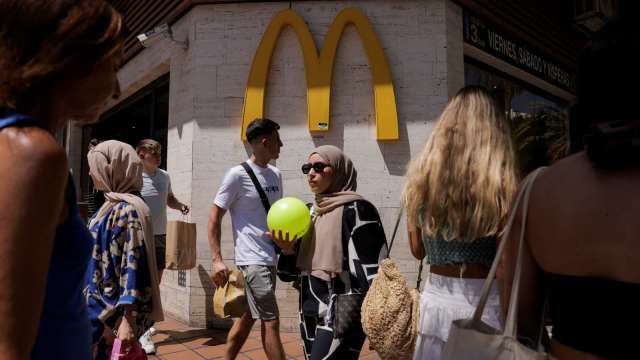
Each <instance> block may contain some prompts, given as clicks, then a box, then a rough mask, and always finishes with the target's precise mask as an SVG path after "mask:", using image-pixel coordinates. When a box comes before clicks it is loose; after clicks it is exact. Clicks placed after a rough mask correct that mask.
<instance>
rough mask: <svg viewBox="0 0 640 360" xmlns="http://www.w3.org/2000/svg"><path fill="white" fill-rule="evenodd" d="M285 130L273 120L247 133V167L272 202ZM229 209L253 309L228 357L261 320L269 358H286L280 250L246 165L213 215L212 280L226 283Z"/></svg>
mask: <svg viewBox="0 0 640 360" xmlns="http://www.w3.org/2000/svg"><path fill="white" fill-rule="evenodd" d="M278 129H280V126H279V125H278V124H276V123H275V122H273V121H271V120H269V119H256V120H254V121H252V122H251V123H250V124H249V126H248V127H247V130H246V137H247V141H248V142H249V144H250V145H251V148H252V150H253V154H252V155H251V157H250V158H249V160H247V164H248V165H249V167H250V168H251V170H253V173H254V174H255V176H256V178H257V180H258V182H259V184H260V186H261V187H262V189H263V190H264V192H265V194H266V195H267V198H268V200H269V204H273V203H274V202H275V201H277V200H278V199H280V198H281V197H282V176H281V175H280V171H279V170H278V169H277V168H276V167H275V166H272V165H270V164H269V162H270V161H271V160H275V159H277V158H278V156H279V155H280V148H281V147H282V142H281V141H280V135H279V134H278ZM227 211H229V213H230V214H231V223H232V227H233V240H234V244H235V261H236V266H237V267H238V268H239V269H240V270H241V271H242V273H243V274H244V277H245V284H246V285H245V286H246V287H245V290H246V295H247V302H248V305H249V310H247V312H246V313H245V314H244V315H242V317H241V318H240V319H239V320H238V321H236V322H235V323H234V324H233V327H232V328H231V330H230V331H229V334H228V336H227V348H226V354H225V359H234V358H235V357H236V356H237V355H238V352H239V351H240V348H241V347H242V345H243V344H244V343H245V341H246V340H247V336H249V332H250V331H251V327H252V326H253V324H254V323H255V321H256V320H257V319H260V320H261V321H262V345H263V347H264V351H265V353H266V354H267V357H268V358H269V359H278V360H280V359H284V358H285V353H284V348H283V347H282V341H281V340H280V321H279V312H278V304H277V302H276V295H275V287H276V261H277V257H276V252H275V247H274V243H273V241H272V240H271V238H270V237H269V236H268V234H266V233H267V231H268V228H267V212H266V209H265V207H264V206H263V204H262V202H261V199H260V195H259V193H258V190H257V189H256V187H255V185H254V183H253V182H252V180H251V177H250V176H249V174H248V173H247V171H246V170H245V169H244V168H243V167H242V166H241V165H238V166H234V167H233V168H231V169H230V170H229V171H227V173H226V175H225V176H224V179H223V180H222V184H221V185H220V188H219V189H218V193H217V195H216V198H215V200H214V205H213V208H212V210H211V214H210V215H209V244H210V246H211V253H212V257H213V275H212V279H213V282H214V283H215V284H216V285H217V286H218V285H220V284H222V283H223V282H224V280H225V279H226V277H227V274H228V271H229V269H228V268H227V266H226V265H225V263H224V261H223V260H222V255H221V252H220V240H221V223H222V217H223V216H224V214H225V213H226V212H227Z"/></svg>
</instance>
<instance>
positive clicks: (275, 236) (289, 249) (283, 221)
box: [267, 197, 311, 254]
mask: <svg viewBox="0 0 640 360" xmlns="http://www.w3.org/2000/svg"><path fill="white" fill-rule="evenodd" d="M267 225H268V226H269V230H270V232H268V233H267V234H268V236H269V237H271V239H272V240H273V242H274V243H275V244H276V245H278V247H280V248H281V249H282V251H283V252H284V253H285V254H292V253H293V248H294V244H295V242H296V241H297V240H298V239H300V238H302V237H303V236H304V235H305V234H306V233H307V231H308V230H309V225H311V215H310V214H309V208H307V206H306V205H305V204H304V202H302V201H301V200H299V199H296V198H293V197H285V198H282V199H280V200H278V201H276V202H275V203H273V205H271V209H270V210H269V213H268V214H267Z"/></svg>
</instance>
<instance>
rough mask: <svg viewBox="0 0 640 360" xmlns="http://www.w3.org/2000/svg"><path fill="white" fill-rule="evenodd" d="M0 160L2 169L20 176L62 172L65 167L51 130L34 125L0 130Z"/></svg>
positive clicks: (65, 161)
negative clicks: (49, 131)
mask: <svg viewBox="0 0 640 360" xmlns="http://www.w3.org/2000/svg"><path fill="white" fill-rule="evenodd" d="M0 164H2V165H0V171H2V172H3V173H5V174H6V173H7V172H5V171H9V173H14V174H16V175H18V176H23V177H24V176H26V177H30V176H43V175H44V176H62V175H65V174H66V173H67V171H68V170H67V156H66V153H65V151H64V149H63V148H62V147H61V146H60V144H58V143H57V142H56V140H55V139H54V138H53V136H52V135H51V134H50V133H48V132H47V131H45V130H43V129H39V128H35V127H28V128H8V129H4V130H2V131H0ZM43 180H51V179H43Z"/></svg>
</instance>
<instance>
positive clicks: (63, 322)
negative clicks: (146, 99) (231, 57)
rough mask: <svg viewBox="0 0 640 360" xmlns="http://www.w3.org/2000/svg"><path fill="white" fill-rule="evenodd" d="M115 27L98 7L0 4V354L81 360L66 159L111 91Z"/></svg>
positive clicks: (111, 15) (78, 237) (84, 353)
mask: <svg viewBox="0 0 640 360" xmlns="http://www.w3.org/2000/svg"><path fill="white" fill-rule="evenodd" d="M121 33H122V20H121V17H120V15H119V14H117V13H116V12H115V10H113V8H112V7H111V6H110V5H108V4H106V3H105V2H103V1H101V0H58V1H54V0H52V1H39V0H19V1H17V0H16V1H10V0H1V1H0V174H1V176H0V256H1V257H2V259H1V260H0V287H1V288H2V291H1V292H0V319H2V321H0V354H2V355H1V356H2V357H3V358H7V359H28V358H30V357H31V358H33V359H41V358H47V359H84V360H86V359H89V358H90V356H91V354H90V338H89V334H90V332H89V321H88V316H87V311H86V306H85V301H84V299H83V297H82V286H83V283H84V281H83V279H84V274H85V271H86V265H87V261H88V260H89V258H90V256H91V242H92V240H91V235H90V234H89V233H88V232H87V230H86V227H85V225H84V223H83V222H82V220H81V219H80V217H79V216H78V210H77V208H76V205H75V202H76V199H75V192H74V185H73V181H72V180H71V178H70V177H69V175H68V167H67V157H66V154H65V150H64V148H63V147H61V146H60V145H59V144H58V143H57V142H56V140H55V138H54V136H53V135H54V134H55V133H57V132H59V131H61V130H62V129H63V128H64V127H65V126H66V124H67V121H68V120H69V119H74V120H76V121H78V122H80V123H85V124H86V123H92V122H94V121H96V119H97V118H98V116H99V114H100V112H101V111H102V107H103V104H104V103H105V100H107V99H108V98H109V97H110V96H112V95H113V94H114V92H116V91H117V89H118V85H117V80H116V65H117V64H118V61H119V57H120V49H121V45H122V34H121Z"/></svg>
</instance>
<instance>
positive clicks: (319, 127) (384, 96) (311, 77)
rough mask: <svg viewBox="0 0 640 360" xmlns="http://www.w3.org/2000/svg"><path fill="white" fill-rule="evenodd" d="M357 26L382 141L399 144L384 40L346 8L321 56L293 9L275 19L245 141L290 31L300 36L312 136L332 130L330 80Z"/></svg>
mask: <svg viewBox="0 0 640 360" xmlns="http://www.w3.org/2000/svg"><path fill="white" fill-rule="evenodd" d="M349 24H353V25H354V26H355V27H356V30H357V31H358V35H359V36H360V39H361V40H362V44H363V46H364V49H365V51H366V53H367V57H368V59H369V66H370V68H371V73H372V80H373V93H374V101H375V115H376V137H377V139H378V140H397V139H398V113H397V110H396V98H395V95H394V90H393V81H392V80H391V72H390V70H389V64H388V63H387V60H386V59H385V56H384V51H383V50H382V46H380V41H379V40H378V37H377V36H376V34H375V32H374V30H373V27H372V26H371V23H369V20H368V19H367V17H366V16H365V15H364V14H363V13H362V12H361V11H360V10H358V9H354V8H350V9H344V10H342V11H340V13H338V15H337V16H336V18H335V19H334V21H333V23H332V24H331V26H330V27H329V31H328V32H327V34H326V37H325V40H324V44H323V46H322V48H321V50H320V56H318V52H317V50H316V45H315V43H314V41H313V37H312V36H311V33H310V32H309V28H308V27H307V25H306V24H305V22H304V19H302V17H300V15H298V14H297V13H296V12H295V11H293V10H291V9H288V10H283V11H281V12H279V13H278V14H276V16H275V17H274V18H273V20H271V23H270V24H269V26H268V27H267V30H266V31H265V33H264V35H263V37H262V40H261V41H260V45H258V49H257V50H256V53H255V55H254V57H253V63H252V65H251V70H250V72H249V80H248V82H247V89H246V92H245V96H244V105H243V109H242V130H241V136H242V140H246V138H245V130H246V128H247V126H248V125H249V123H250V122H251V121H252V120H253V119H255V118H259V117H263V114H264V96H265V90H266V85H267V77H268V75H269V67H270V64H271V57H272V55H273V51H274V50H275V47H276V43H277V41H278V38H279V37H280V33H281V32H282V29H284V28H285V27H286V26H291V27H292V28H293V30H294V31H295V34H296V36H297V37H298V41H299V42H300V47H301V48H302V54H303V57H304V67H305V77H306V81H307V120H308V122H309V130H310V131H327V130H329V114H330V100H331V77H332V71H333V63H334V60H335V56H336V51H337V49H338V41H339V40H340V37H341V36H342V32H343V31H344V28H345V27H346V26H347V25H349Z"/></svg>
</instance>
